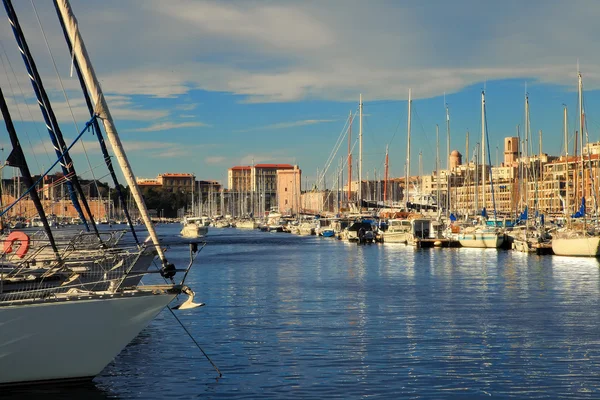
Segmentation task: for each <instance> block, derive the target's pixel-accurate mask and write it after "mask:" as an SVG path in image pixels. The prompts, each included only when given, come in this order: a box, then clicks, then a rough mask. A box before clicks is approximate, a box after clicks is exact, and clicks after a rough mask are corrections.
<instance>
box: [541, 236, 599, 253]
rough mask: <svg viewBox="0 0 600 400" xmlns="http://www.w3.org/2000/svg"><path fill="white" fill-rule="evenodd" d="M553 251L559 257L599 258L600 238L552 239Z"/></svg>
mask: <svg viewBox="0 0 600 400" xmlns="http://www.w3.org/2000/svg"><path fill="white" fill-rule="evenodd" d="M552 251H553V252H554V254H556V255H557V256H572V257H598V256H600V236H590V237H572V238H560V237H558V238H557V237H555V238H553V239H552Z"/></svg>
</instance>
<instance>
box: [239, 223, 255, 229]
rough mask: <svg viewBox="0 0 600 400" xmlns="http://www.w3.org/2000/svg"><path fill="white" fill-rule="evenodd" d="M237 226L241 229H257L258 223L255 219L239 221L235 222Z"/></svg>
mask: <svg viewBox="0 0 600 400" xmlns="http://www.w3.org/2000/svg"><path fill="white" fill-rule="evenodd" d="M235 227H236V228H239V229H256V228H258V224H257V223H256V222H254V221H239V222H237V223H236V224H235Z"/></svg>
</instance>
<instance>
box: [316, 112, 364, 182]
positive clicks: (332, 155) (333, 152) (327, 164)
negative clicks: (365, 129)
mask: <svg viewBox="0 0 600 400" xmlns="http://www.w3.org/2000/svg"><path fill="white" fill-rule="evenodd" d="M357 112H358V111H355V112H354V115H353V116H352V119H350V118H346V123H345V124H344V127H343V128H342V131H341V132H340V134H339V135H338V138H337V140H336V142H335V144H334V146H333V149H331V152H330V153H329V157H328V158H327V161H326V162H325V167H324V168H323V172H322V173H321V174H319V175H320V176H317V187H320V186H321V182H322V181H323V180H324V179H325V174H326V173H327V171H328V170H329V167H330V166H331V163H332V162H333V160H334V159H335V155H336V154H337V152H338V150H339V148H340V147H341V145H342V143H344V139H345V138H346V135H347V134H348V126H349V124H351V123H352V121H354V119H355V117H356V113H357ZM315 190H316V189H315Z"/></svg>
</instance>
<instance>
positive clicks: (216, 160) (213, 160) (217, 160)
mask: <svg viewBox="0 0 600 400" xmlns="http://www.w3.org/2000/svg"><path fill="white" fill-rule="evenodd" d="M225 161H227V158H225V157H223V156H211V157H206V158H205V159H204V162H205V163H206V164H223V163H224V162H225Z"/></svg>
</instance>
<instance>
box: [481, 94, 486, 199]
mask: <svg viewBox="0 0 600 400" xmlns="http://www.w3.org/2000/svg"><path fill="white" fill-rule="evenodd" d="M485 167H486V166H485V91H483V90H482V91H481V188H482V192H483V193H482V196H481V199H482V201H483V208H486V202H485V181H486V168H485Z"/></svg>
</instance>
